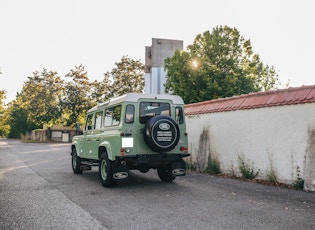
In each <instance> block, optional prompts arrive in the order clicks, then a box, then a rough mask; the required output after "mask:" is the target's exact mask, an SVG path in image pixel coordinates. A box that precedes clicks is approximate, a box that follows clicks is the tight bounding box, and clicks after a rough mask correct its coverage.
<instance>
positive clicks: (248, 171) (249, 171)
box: [238, 156, 259, 179]
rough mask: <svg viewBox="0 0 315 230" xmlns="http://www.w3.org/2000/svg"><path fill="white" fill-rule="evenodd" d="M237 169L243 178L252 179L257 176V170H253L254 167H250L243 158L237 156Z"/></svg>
mask: <svg viewBox="0 0 315 230" xmlns="http://www.w3.org/2000/svg"><path fill="white" fill-rule="evenodd" d="M238 163H239V166H238V167H239V170H240V172H241V174H242V177H243V178H245V179H254V178H256V177H257V176H258V174H259V170H258V171H257V172H255V171H254V168H252V167H250V165H249V164H246V163H245V161H244V159H243V158H242V157H240V156H238Z"/></svg>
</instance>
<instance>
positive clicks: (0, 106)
mask: <svg viewBox="0 0 315 230" xmlns="http://www.w3.org/2000/svg"><path fill="white" fill-rule="evenodd" d="M0 74H1V71H0ZM5 98H6V92H5V91H4V90H0V137H1V136H6V135H7V134H8V132H9V128H10V126H9V125H8V123H7V120H6V117H7V116H6V110H7V109H6V108H5V102H4V100H5Z"/></svg>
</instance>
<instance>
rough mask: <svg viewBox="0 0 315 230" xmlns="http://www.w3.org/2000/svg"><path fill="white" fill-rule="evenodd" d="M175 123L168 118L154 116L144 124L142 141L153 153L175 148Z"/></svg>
mask: <svg viewBox="0 0 315 230" xmlns="http://www.w3.org/2000/svg"><path fill="white" fill-rule="evenodd" d="M179 136H180V133H179V128H178V125H177V123H176V122H175V121H174V120H173V119H172V118H171V117H168V116H163V115H160V116H155V117H152V118H151V119H150V120H148V121H147V123H146V124H145V131H144V140H145V143H146V144H147V146H148V147H149V148H150V149H152V150H153V151H155V152H167V151H171V150H172V149H174V148H175V146H176V145H177V143H178V140H179Z"/></svg>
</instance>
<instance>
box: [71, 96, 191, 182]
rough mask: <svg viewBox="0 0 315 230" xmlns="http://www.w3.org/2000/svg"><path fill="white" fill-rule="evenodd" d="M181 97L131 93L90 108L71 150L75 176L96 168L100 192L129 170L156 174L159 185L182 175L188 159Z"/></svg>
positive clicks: (127, 173) (123, 177)
mask: <svg viewBox="0 0 315 230" xmlns="http://www.w3.org/2000/svg"><path fill="white" fill-rule="evenodd" d="M189 155H190V154H189V153H188V138H187V133H186V124H185V116H184V102H183V100H182V98H181V97H179V96H175V95H162V94H139V93H129V94H126V95H124V96H121V97H118V98H115V99H112V100H110V101H108V102H104V103H101V104H99V105H97V106H95V107H93V108H91V109H90V110H89V111H88V112H87V115H86V122H85V126H84V130H83V135H80V136H75V137H74V138H73V141H72V145H71V156H72V169H73V172H74V173H75V174H81V173H82V172H83V171H86V170H91V169H92V166H99V178H100V181H101V184H102V185H103V186H104V187H111V186H113V185H114V184H115V183H116V181H118V180H122V179H126V178H127V177H128V176H129V170H133V169H137V170H139V171H140V172H143V173H146V172H148V171H149V170H150V169H157V173H158V176H159V178H160V179H161V180H162V181H166V182H171V181H173V180H174V179H175V177H176V176H184V175H185V173H186V163H185V161H184V160H183V158H184V157H187V156H189Z"/></svg>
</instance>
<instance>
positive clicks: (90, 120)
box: [84, 114, 93, 131]
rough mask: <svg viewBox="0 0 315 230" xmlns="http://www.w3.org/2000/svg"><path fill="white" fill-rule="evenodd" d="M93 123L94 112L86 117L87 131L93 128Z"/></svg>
mask: <svg viewBox="0 0 315 230" xmlns="http://www.w3.org/2000/svg"><path fill="white" fill-rule="evenodd" d="M92 125H93V114H89V115H87V117H86V121H85V128H84V130H85V131H87V130H91V129H92Z"/></svg>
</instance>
